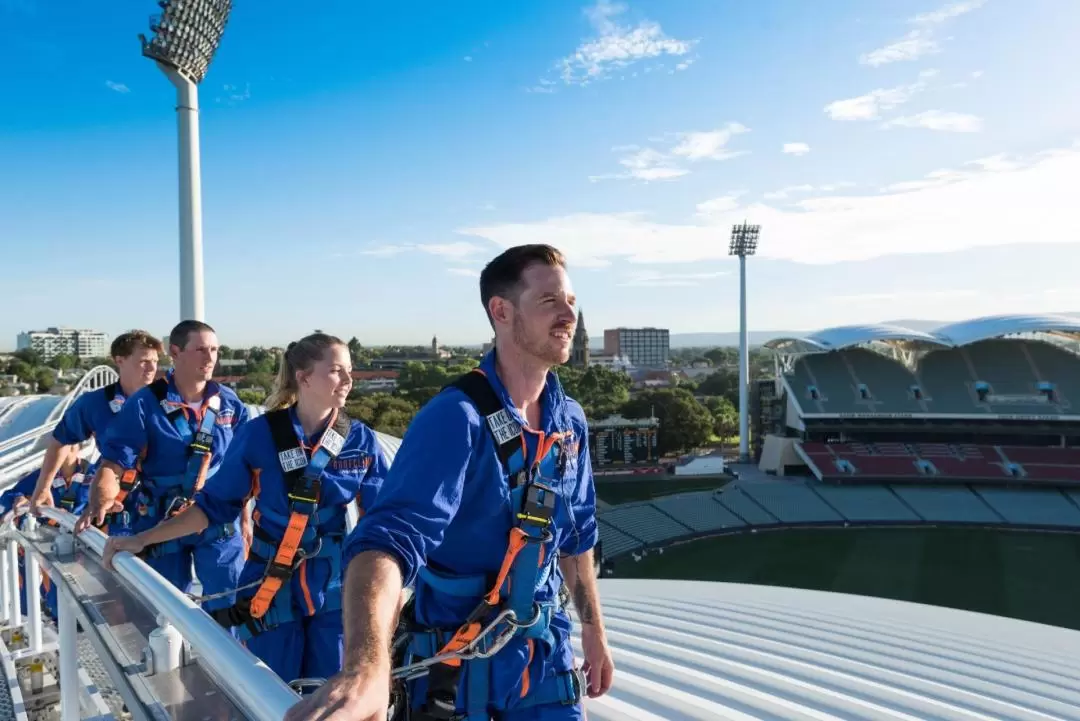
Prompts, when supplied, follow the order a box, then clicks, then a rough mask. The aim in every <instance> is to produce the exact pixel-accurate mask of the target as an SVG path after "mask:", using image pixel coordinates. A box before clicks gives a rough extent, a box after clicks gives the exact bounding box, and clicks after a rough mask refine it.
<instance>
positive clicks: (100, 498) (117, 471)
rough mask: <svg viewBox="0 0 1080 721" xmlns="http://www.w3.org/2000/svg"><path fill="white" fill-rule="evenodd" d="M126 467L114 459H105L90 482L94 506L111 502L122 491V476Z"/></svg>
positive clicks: (91, 502)
mask: <svg viewBox="0 0 1080 721" xmlns="http://www.w3.org/2000/svg"><path fill="white" fill-rule="evenodd" d="M123 472H124V469H123V468H121V467H120V466H119V465H117V464H115V463H113V462H112V461H103V462H102V464H101V467H100V468H98V472H97V475H95V476H94V480H93V481H91V482H90V505H91V506H92V507H94V508H97V507H98V506H100V505H102V504H103V503H111V502H112V501H113V500H115V499H116V496H117V495H119V493H120V476H121V475H122V474H123Z"/></svg>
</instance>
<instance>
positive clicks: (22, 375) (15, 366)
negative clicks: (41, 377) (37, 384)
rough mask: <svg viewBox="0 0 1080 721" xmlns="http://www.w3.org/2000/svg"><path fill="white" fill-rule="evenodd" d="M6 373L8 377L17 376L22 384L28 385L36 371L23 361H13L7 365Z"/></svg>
mask: <svg viewBox="0 0 1080 721" xmlns="http://www.w3.org/2000/svg"><path fill="white" fill-rule="evenodd" d="M7 372H8V375H13V376H18V377H19V380H20V381H22V382H23V383H30V382H32V381H33V380H34V377H35V373H36V369H35V368H34V366H32V365H30V364H29V363H27V362H26V361H24V360H13V361H11V362H10V363H8V367H7Z"/></svg>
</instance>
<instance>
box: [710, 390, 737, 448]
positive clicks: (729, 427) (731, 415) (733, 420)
mask: <svg viewBox="0 0 1080 721" xmlns="http://www.w3.org/2000/svg"><path fill="white" fill-rule="evenodd" d="M702 405H704V406H705V408H707V409H708V410H709V414H710V415H711V416H712V419H713V433H714V434H715V435H716V436H717V437H718V438H719V439H720V442H721V443H726V442H727V440H728V439H729V438H731V437H732V436H734V435H736V434H737V433H738V432H739V411H738V409H737V408H735V405H734V404H733V403H732V402H731V401H729V400H728V399H727V398H725V397H723V396H706V398H705V400H704V402H703V403H702Z"/></svg>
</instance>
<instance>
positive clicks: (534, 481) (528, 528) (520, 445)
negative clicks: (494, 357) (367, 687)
mask: <svg viewBox="0 0 1080 721" xmlns="http://www.w3.org/2000/svg"><path fill="white" fill-rule="evenodd" d="M451 386H452V387H455V388H457V389H459V390H461V391H462V392H463V393H465V395H466V396H468V397H469V400H470V401H472V403H473V405H475V406H476V409H477V410H478V411H479V413H480V415H482V416H483V417H484V419H485V422H486V424H487V428H488V432H489V433H491V435H492V438H493V439H494V441H495V445H496V448H497V453H498V456H499V461H500V463H501V464H502V466H503V470H504V473H505V474H506V477H507V482H508V483H509V485H510V511H511V514H512V515H511V522H510V533H509V538H508V541H507V548H506V553H505V555H504V556H503V561H502V564H501V566H500V568H499V572H498V575H497V576H496V578H495V581H494V583H493V584H492V585H491V588H490V590H489V591H488V592H487V593H486V594H485V595H484V596H483V598H482V599H481V601H480V603H479V604H478V605H477V607H476V608H475V609H474V610H473V612H472V613H471V614H469V617H468V618H467V619H466V620H465V623H464V624H462V625H461V626H460V627H459V628H458V629H457V631H456V632H455V633H454V635H453V636H452V637H451V638H450V640H449V641H448V642H447V643H446V644H445V645H443V646H442V648H440V649H439V651H438V653H437V654H436V657H445V656H448V657H446V658H445V659H444V660H442V661H440V662H438V663H434V664H431V665H430V669H429V671H428V689H427V698H426V700H425V703H424V704H423V706H422V708H421V711H422V713H423V714H426V718H431V719H453V718H455V716H456V708H457V695H458V685H459V681H460V679H461V673H462V669H463V666H462V663H463V661H465V660H469V658H470V657H471V656H472V657H476V656H481V655H482V656H483V657H487V658H489V657H491V656H492V655H494V654H495V653H497V652H498V651H499V649H501V648H502V647H503V646H504V645H505V644H506V643H507V642H509V641H510V639H511V638H513V637H514V636H525V637H529V638H533V637H541V636H544V635H546V634H549V633H550V631H549V630H548V628H547V623H545V622H544V621H545V620H549V618H550V614H548V613H545V612H544V609H543V608H542V607H541V606H540V604H538V603H536V601H535V598H536V592H537V590H538V589H539V588H540V587H541V586H542V585H543V583H544V582H545V581H546V579H547V576H548V574H549V573H550V570H551V566H552V564H553V563H554V562H555V561H556V560H557V554H552V557H551V558H549V559H545V558H544V544H545V543H548V542H550V541H552V540H553V538H554V535H553V533H552V530H551V524H552V518H553V516H554V513H555V502H556V493H555V490H554V489H553V488H551V487H550V486H548V485H546V484H544V483H542V482H540V481H539V480H538V478H537V473H536V469H537V468H538V467H539V464H540V462H541V461H542V460H543V458H544V457H545V456H546V455H547V453H548V451H549V450H550V447H549V446H548V447H545V444H544V443H543V440H544V438H543V435H540V437H539V441H540V442H539V443H538V445H537V449H536V454H535V455H536V458H535V462H534V463H532V464H528V465H527V464H526V460H527V458H526V455H525V454H526V445H525V437H524V433H525V431H524V430H523V429H522V427H521V425H520V424H519V423H518V422H517V421H516V420H515V419H514V417H513V416H512V415H511V414H510V412H509V411H507V410H506V408H505V406H504V405H503V403H502V400H501V399H500V398H499V396H498V394H496V392H495V389H494V388H492V387H491V383H490V382H489V381H488V379H487V377H486V376H485V375H484V374H483V373H482V372H480V371H476V370H474V371H472V372H470V373H466V374H465V375H463V376H462V377H460V378H458V379H457V380H456V381H454V382H453V383H452V384H451Z"/></svg>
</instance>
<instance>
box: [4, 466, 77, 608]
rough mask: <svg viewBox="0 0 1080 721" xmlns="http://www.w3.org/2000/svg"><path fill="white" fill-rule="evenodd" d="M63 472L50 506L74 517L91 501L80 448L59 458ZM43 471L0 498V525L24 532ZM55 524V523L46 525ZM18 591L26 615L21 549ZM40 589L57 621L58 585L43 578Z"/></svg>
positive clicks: (51, 494) (54, 486)
mask: <svg viewBox="0 0 1080 721" xmlns="http://www.w3.org/2000/svg"><path fill="white" fill-rule="evenodd" d="M58 457H59V465H60V470H59V472H58V473H57V474H56V476H55V477H54V479H53V482H52V483H51V484H50V485H51V489H50V492H49V500H50V505H53V506H57V505H62V506H63V507H65V508H68V509H69V510H70V511H71V512H72V513H81V512H82V510H83V507H84V506H85V505H86V502H87V500H88V499H89V491H88V489H87V484H86V483H84V482H83V479H84V475H85V473H86V472H89V471H86V469H85V461H81V460H80V459H79V454H78V446H69V447H65V448H63V449H62V450H61V451H60V454H59V456H58ZM40 477H41V472H40V471H34V472H32V473H28V474H27V475H25V476H23V477H22V478H21V479H19V481H18V483H16V484H15V485H14V486H12V487H11V488H9V489H8V490H6V491H4V493H2V494H0V522H4V523H6V522H8V521H13V522H14V523H15V525H16V526H17V527H19V528H23V527H24V526H23V524H24V523H25V521H26V518H27V514H28V512H29V511H30V497H31V495H32V494H33V493H34V492H35V489H36V487H37V486H38V485H39V478H40ZM47 523H50V524H52V523H53V521H47ZM19 556H20V558H19V589H20V591H21V605H22V610H23V613H26V583H25V575H24V573H25V566H24V563H23V560H24V558H25V553H24V551H23V549H22V548H20V549H19ZM41 589H42V591H43V592H44V594H43V596H44V598H45V608H46V610H47V611H48V613H49V614H50V615H51V616H52V617H53V618H56V617H57V616H56V613H57V611H56V584H54V583H52V582H51V581H50V580H49V577H48V575H46V574H45V573H42V574H41Z"/></svg>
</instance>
